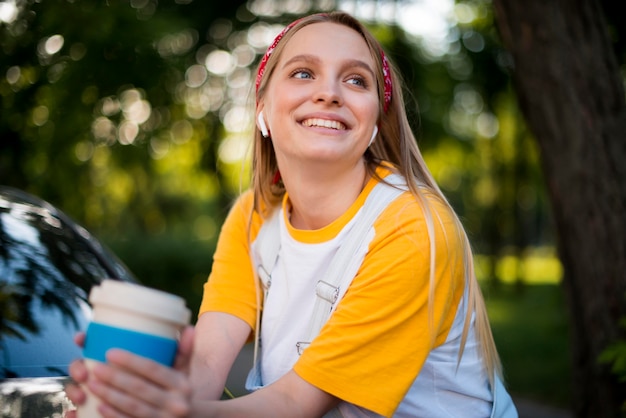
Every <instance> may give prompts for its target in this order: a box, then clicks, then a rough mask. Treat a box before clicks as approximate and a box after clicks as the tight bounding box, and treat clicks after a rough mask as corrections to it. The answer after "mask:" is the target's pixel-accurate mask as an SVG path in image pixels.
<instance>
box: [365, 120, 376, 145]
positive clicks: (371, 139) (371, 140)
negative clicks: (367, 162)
mask: <svg viewBox="0 0 626 418" xmlns="http://www.w3.org/2000/svg"><path fill="white" fill-rule="evenodd" d="M376 135H378V125H374V132H372V137H371V138H370V142H369V144H367V147H368V148H369V146H370V145H372V142H374V139H376Z"/></svg>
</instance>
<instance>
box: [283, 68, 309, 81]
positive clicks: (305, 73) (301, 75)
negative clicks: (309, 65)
mask: <svg viewBox="0 0 626 418" xmlns="http://www.w3.org/2000/svg"><path fill="white" fill-rule="evenodd" d="M289 76H290V77H291V78H297V79H300V80H306V79H309V78H313V75H312V74H311V71H309V70H307V69H303V68H299V69H297V70H294V71H292V72H291V74H290V75H289Z"/></svg>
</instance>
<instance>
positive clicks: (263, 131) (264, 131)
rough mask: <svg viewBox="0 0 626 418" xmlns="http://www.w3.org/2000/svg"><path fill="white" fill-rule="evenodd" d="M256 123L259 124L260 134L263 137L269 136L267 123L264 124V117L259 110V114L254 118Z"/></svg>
mask: <svg viewBox="0 0 626 418" xmlns="http://www.w3.org/2000/svg"><path fill="white" fill-rule="evenodd" d="M256 121H257V124H258V126H259V130H260V131H261V135H263V138H269V136H270V132H269V130H268V129H267V125H266V124H265V119H263V111H262V110H261V111H260V112H259V115H258V116H257V118H256Z"/></svg>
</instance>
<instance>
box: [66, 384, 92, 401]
mask: <svg viewBox="0 0 626 418" xmlns="http://www.w3.org/2000/svg"><path fill="white" fill-rule="evenodd" d="M65 394H66V395H67V397H68V399H69V400H70V401H72V403H73V404H74V405H76V406H79V405H82V404H83V403H85V401H86V400H87V394H86V393H85V391H84V390H82V389H81V388H80V386H78V385H76V384H73V383H68V384H67V385H66V386H65Z"/></svg>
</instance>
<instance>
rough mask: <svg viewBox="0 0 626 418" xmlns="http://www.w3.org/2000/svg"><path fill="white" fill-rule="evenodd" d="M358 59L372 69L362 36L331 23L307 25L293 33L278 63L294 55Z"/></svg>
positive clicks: (369, 55)
mask: <svg viewBox="0 0 626 418" xmlns="http://www.w3.org/2000/svg"><path fill="white" fill-rule="evenodd" d="M299 54H312V55H316V56H319V57H324V56H329V57H337V58H339V57H343V58H345V59H358V60H361V61H364V62H366V63H368V64H369V65H371V66H372V67H373V64H374V63H373V59H372V56H371V53H370V51H369V48H368V46H367V43H366V42H365V39H363V36H361V34H360V33H358V32H357V31H355V30H354V29H352V28H350V27H348V26H345V25H342V24H339V23H333V22H320V23H313V24H310V25H307V26H305V27H303V28H302V29H300V30H299V31H298V32H296V33H294V34H293V36H292V37H291V39H290V40H289V42H288V43H287V44H286V45H285V48H284V50H283V52H282V54H281V58H280V61H285V60H286V59H289V58H290V57H292V56H294V55H299Z"/></svg>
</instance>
